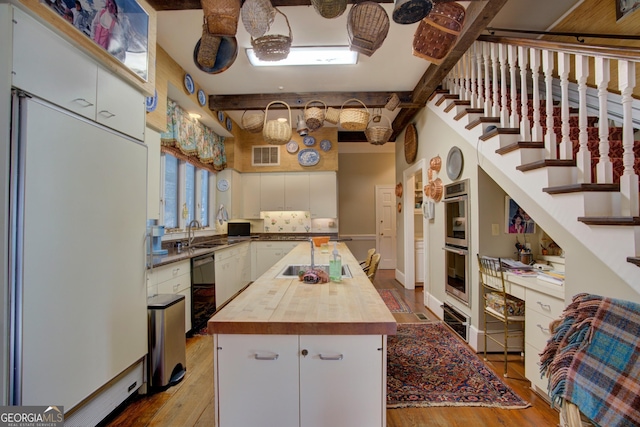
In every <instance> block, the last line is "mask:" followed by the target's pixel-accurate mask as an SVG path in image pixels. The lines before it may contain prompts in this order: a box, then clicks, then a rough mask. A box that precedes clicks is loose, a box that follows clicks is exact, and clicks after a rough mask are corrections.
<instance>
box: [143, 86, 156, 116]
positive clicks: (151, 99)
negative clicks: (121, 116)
mask: <svg viewBox="0 0 640 427" xmlns="http://www.w3.org/2000/svg"><path fill="white" fill-rule="evenodd" d="M157 107H158V91H157V90H154V91H153V96H147V102H146V108H147V113H151V112H153V111H155V110H156V108H157Z"/></svg>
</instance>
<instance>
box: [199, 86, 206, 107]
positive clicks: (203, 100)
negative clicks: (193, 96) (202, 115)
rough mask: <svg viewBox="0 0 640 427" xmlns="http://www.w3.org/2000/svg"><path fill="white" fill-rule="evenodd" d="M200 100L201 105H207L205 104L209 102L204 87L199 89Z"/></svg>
mask: <svg viewBox="0 0 640 427" xmlns="http://www.w3.org/2000/svg"><path fill="white" fill-rule="evenodd" d="M198 102H199V103H200V105H201V106H203V107H204V106H205V104H206V103H207V97H206V95H205V94H204V91H203V90H202V89H200V90H198Z"/></svg>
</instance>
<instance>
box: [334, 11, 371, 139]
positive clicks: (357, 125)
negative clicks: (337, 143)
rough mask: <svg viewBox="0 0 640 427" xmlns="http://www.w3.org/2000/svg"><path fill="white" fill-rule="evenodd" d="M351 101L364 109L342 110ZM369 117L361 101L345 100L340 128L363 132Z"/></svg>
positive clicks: (354, 99)
mask: <svg viewBox="0 0 640 427" xmlns="http://www.w3.org/2000/svg"><path fill="white" fill-rule="evenodd" d="M376 4H377V3H376ZM351 101H355V102H359V103H360V104H362V106H363V107H364V109H360V108H344V106H345V105H346V104H347V103H349V102H351ZM369 116H370V114H369V109H368V108H367V106H366V105H364V103H363V102H362V101H360V100H359V99H356V98H351V99H347V100H346V101H345V102H344V104H342V107H341V108H340V126H341V127H342V128H343V129H346V130H365V129H366V128H367V124H369Z"/></svg>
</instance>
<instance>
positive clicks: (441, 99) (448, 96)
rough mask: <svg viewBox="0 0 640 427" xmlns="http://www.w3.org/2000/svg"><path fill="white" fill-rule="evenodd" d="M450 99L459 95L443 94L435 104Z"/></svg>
mask: <svg viewBox="0 0 640 427" xmlns="http://www.w3.org/2000/svg"><path fill="white" fill-rule="evenodd" d="M452 99H460V96H458V95H454V94H444V95H442V96H441V97H440V98H439V99H438V100H437V101H436V105H441V104H442V103H443V102H445V101H447V100H452Z"/></svg>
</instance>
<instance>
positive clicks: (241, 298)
mask: <svg viewBox="0 0 640 427" xmlns="http://www.w3.org/2000/svg"><path fill="white" fill-rule="evenodd" d="M332 250H333V244H331V245H330V249H329V252H331V251H332ZM338 251H339V252H340V255H341V256H342V265H347V266H349V268H350V270H351V275H352V276H353V278H342V281H341V282H339V283H334V282H328V283H322V284H307V283H303V282H301V281H299V279H298V278H297V277H291V278H276V276H278V275H279V274H280V273H281V272H282V270H284V268H285V267H286V266H287V265H291V264H305V265H309V263H310V259H311V244H310V243H309V242H303V243H300V244H299V245H298V246H297V247H296V248H294V249H293V250H292V251H291V252H289V254H287V255H286V256H285V257H284V258H283V259H282V260H280V261H279V262H278V263H276V264H275V265H274V266H273V267H271V268H270V269H269V270H267V272H266V273H264V274H263V275H262V276H260V277H259V278H258V279H257V280H256V281H255V282H253V283H252V284H251V285H249V287H248V288H247V289H245V290H244V291H243V292H242V293H240V295H238V296H237V297H236V298H235V299H233V300H232V301H231V302H230V303H229V304H227V305H226V306H224V307H223V308H222V309H221V310H219V311H218V312H216V313H215V314H214V315H213V317H211V319H209V322H208V328H207V329H208V332H209V333H210V334H285V335H394V334H395V333H396V330H397V324H396V321H395V318H394V317H393V314H391V312H390V311H389V309H388V308H387V306H386V305H385V303H384V301H383V300H382V298H381V297H380V294H379V293H378V291H377V290H376V288H375V287H374V286H373V284H372V283H371V281H370V280H369V279H368V278H367V276H366V274H365V273H364V272H363V271H362V268H361V267H360V265H359V263H358V260H356V259H355V257H354V256H353V255H352V254H351V251H349V249H348V248H347V246H346V245H345V244H344V243H338ZM331 257H332V255H331V253H328V254H323V253H321V250H320V248H319V247H316V248H315V265H322V264H324V265H328V264H329V259H330V258H331Z"/></svg>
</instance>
